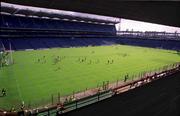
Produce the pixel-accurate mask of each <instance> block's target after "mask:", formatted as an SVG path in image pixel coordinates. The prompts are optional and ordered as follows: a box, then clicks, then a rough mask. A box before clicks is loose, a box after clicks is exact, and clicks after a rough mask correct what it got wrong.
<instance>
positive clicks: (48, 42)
mask: <svg viewBox="0 0 180 116" xmlns="http://www.w3.org/2000/svg"><path fill="white" fill-rule="evenodd" d="M113 43H115V39H114V38H11V39H10V38H8V39H7V38H6V39H0V44H3V46H4V47H5V48H6V49H10V44H11V49H13V50H25V49H42V48H54V47H77V46H90V45H91V46H98V45H111V44H113Z"/></svg>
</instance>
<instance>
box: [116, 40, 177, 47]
mask: <svg viewBox="0 0 180 116" xmlns="http://www.w3.org/2000/svg"><path fill="white" fill-rule="evenodd" d="M117 43H118V44H125V45H133V46H143V47H151V48H161V49H171V50H180V41H179V40H157V39H146V38H144V39H140V38H121V39H117Z"/></svg>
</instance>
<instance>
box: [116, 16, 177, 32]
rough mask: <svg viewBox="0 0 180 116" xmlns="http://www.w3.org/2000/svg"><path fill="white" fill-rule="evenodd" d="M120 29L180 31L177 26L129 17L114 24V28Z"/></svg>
mask: <svg viewBox="0 0 180 116" xmlns="http://www.w3.org/2000/svg"><path fill="white" fill-rule="evenodd" d="M119 25H120V30H121V31H126V30H127V29H128V30H129V31H131V30H132V29H133V31H143V32H144V31H159V32H162V31H163V32H164V31H165V32H175V31H177V32H178V33H180V28H179V27H172V26H166V25H160V24H153V23H148V22H142V21H134V20H129V19H121V23H120V24H116V29H119Z"/></svg>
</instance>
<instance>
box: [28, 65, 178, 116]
mask: <svg viewBox="0 0 180 116" xmlns="http://www.w3.org/2000/svg"><path fill="white" fill-rule="evenodd" d="M179 71H180V63H175V64H172V65H168V66H164V67H162V68H161V69H159V70H157V71H155V72H153V74H152V73H148V72H147V73H144V74H143V75H142V77H140V78H138V79H136V80H133V81H129V82H126V83H123V84H121V85H120V86H113V87H109V89H107V90H103V91H98V92H97V93H96V94H94V95H91V96H88V97H85V98H82V99H79V100H75V101H72V102H69V103H65V104H64V105H63V106H62V105H59V104H58V105H55V106H53V107H51V108H49V109H48V110H47V109H45V110H41V111H40V110H35V111H32V112H31V113H30V114H29V115H34V114H35V115H51V114H64V113H66V112H70V111H73V110H75V109H78V108H81V107H84V106H87V105H90V104H93V103H97V102H99V101H101V100H104V99H108V98H110V97H112V96H113V95H116V94H119V93H122V92H124V91H128V90H129V89H134V88H136V87H139V86H142V85H145V84H147V83H150V82H152V81H154V80H157V79H160V78H163V77H167V76H170V75H172V74H174V73H177V72H179Z"/></svg>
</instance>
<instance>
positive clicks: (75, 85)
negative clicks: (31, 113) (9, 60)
mask: <svg viewBox="0 0 180 116" xmlns="http://www.w3.org/2000/svg"><path fill="white" fill-rule="evenodd" d="M13 59H14V64H13V65H11V66H6V67H3V68H2V69H0V90H1V89H2V88H5V89H6V91H7V92H6V93H7V96H4V97H0V109H10V108H11V107H15V108H18V107H20V103H22V101H24V103H25V105H26V106H27V105H28V104H31V107H36V106H41V105H44V104H48V103H50V102H51V95H52V94H53V95H54V96H55V97H57V93H58V92H59V93H60V94H61V96H65V95H70V94H72V92H73V91H80V90H84V89H85V88H94V87H97V84H102V82H103V81H110V82H115V81H116V80H117V79H118V80H123V79H124V75H126V74H129V75H135V74H139V73H140V72H144V71H150V70H155V69H158V68H160V67H162V66H164V65H168V64H172V63H175V62H180V55H179V54H177V52H176V51H170V50H160V49H152V48H143V47H132V46H122V45H114V46H99V47H79V48H59V49H58V48H57V49H48V50H33V51H16V52H14V53H13ZM0 92H1V91H0ZM0 95H1V93H0Z"/></svg>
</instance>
